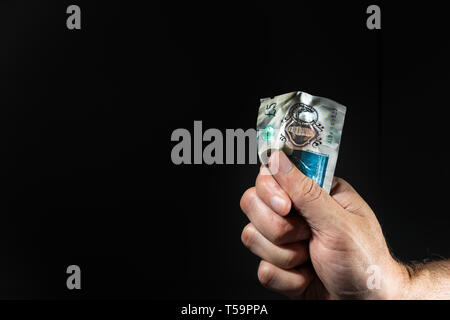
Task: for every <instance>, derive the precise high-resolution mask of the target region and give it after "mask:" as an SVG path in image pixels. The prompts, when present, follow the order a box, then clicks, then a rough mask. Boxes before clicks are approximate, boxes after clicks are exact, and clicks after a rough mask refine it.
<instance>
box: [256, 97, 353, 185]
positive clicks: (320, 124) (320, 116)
mask: <svg viewBox="0 0 450 320" xmlns="http://www.w3.org/2000/svg"><path fill="white" fill-rule="evenodd" d="M345 112H346V107H345V106H343V105H341V104H339V103H337V102H335V101H332V100H330V99H326V98H322V97H316V96H313V95H310V94H308V93H305V92H301V91H295V92H291V93H286V94H282V95H279V96H276V97H273V98H264V99H261V105H260V107H259V112H258V121H257V137H258V156H259V159H260V160H261V162H262V163H264V164H267V162H268V158H269V157H270V153H271V151H272V150H283V151H284V152H285V153H286V155H287V156H288V157H289V159H290V160H291V161H292V162H293V163H294V165H296V166H297V168H299V169H300V170H301V171H302V172H303V173H304V174H305V175H307V176H308V177H310V178H311V179H313V180H314V181H315V182H316V183H317V184H318V185H320V186H321V187H322V188H323V189H325V190H326V191H327V192H328V193H329V192H330V189H331V184H332V182H333V175H334V169H335V167H336V161H337V157H338V152H339V144H340V142H341V135H342V129H343V126H344V118H345Z"/></svg>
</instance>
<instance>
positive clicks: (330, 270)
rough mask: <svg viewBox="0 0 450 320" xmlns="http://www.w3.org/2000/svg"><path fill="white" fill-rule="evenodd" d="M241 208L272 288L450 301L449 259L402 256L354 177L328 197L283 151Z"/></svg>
mask: <svg viewBox="0 0 450 320" xmlns="http://www.w3.org/2000/svg"><path fill="white" fill-rule="evenodd" d="M241 208H242V210H243V211H244V213H245V214H246V215H247V217H248V218H249V220H250V223H249V224H248V225H247V226H246V227H245V228H244V230H243V232H242V242H243V243H244V244H245V246H247V247H248V248H249V250H250V251H252V252H253V253H254V254H256V255H257V256H259V257H260V258H261V259H262V260H261V263H260V266H259V269H258V278H259V280H260V282H261V283H262V284H263V285H264V286H265V287H266V288H268V289H270V290H273V291H276V292H279V293H282V294H284V295H286V296H288V297H290V298H291V299H450V262H449V261H440V262H432V263H428V264H422V265H415V266H405V265H403V264H401V263H399V262H397V261H396V260H395V259H393V258H392V256H391V254H390V252H389V249H388V247H387V245H386V241H385V239H384V236H383V233H382V230H381V227H380V224H379V223H378V220H377V218H376V216H375V214H374V213H373V211H372V210H371V208H370V207H369V205H368V204H367V203H366V202H365V201H364V200H363V199H362V198H361V197H360V196H359V195H358V193H357V192H356V191H355V190H354V189H353V188H352V187H351V186H350V185H349V184H348V183H347V182H346V181H344V180H343V179H340V178H335V179H334V182H333V186H332V190H331V193H330V195H328V194H327V193H326V192H325V191H324V190H323V189H322V188H320V187H319V186H318V185H317V184H316V183H315V182H313V181H312V180H311V179H310V178H308V177H306V176H305V175H304V174H303V173H301V172H300V171H299V170H298V169H297V168H296V167H295V166H294V165H292V163H291V162H290V161H289V159H288V158H287V157H286V155H285V154H284V153H283V152H275V153H274V154H273V155H272V156H271V158H270V160H269V164H268V167H265V166H262V167H261V170H260V173H259V175H258V177H257V179H256V185H255V187H253V188H250V189H248V190H247V191H246V192H245V193H244V195H243V196H242V199H241ZM291 209H294V210H292V211H294V212H293V213H291V214H289V213H290V212H291ZM374 270H376V273H374ZM374 276H376V277H378V278H377V279H379V281H378V282H377V281H375V282H373V281H372V280H374V279H375V278H374ZM377 283H378V284H377ZM374 284H377V285H374Z"/></svg>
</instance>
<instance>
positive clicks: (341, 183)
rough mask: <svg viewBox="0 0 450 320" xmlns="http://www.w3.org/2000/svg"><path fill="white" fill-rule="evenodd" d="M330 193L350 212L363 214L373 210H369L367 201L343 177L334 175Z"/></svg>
mask: <svg viewBox="0 0 450 320" xmlns="http://www.w3.org/2000/svg"><path fill="white" fill-rule="evenodd" d="M330 194H331V196H332V197H333V199H334V200H336V202H337V203H339V204H340V205H341V206H342V207H343V208H344V209H345V210H347V211H349V212H352V213H354V214H357V215H361V216H364V215H365V214H366V213H367V212H371V210H368V209H370V207H369V205H368V204H367V202H365V201H364V199H363V198H362V197H361V196H360V195H359V194H358V193H357V192H356V190H355V189H353V187H352V186H351V185H350V184H349V183H348V182H347V181H345V180H344V179H342V178H338V177H334V179H333V185H332V186H331V192H330Z"/></svg>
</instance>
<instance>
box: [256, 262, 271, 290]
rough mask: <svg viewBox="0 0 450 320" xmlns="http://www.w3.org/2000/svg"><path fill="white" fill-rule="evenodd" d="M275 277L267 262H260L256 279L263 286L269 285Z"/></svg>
mask: <svg viewBox="0 0 450 320" xmlns="http://www.w3.org/2000/svg"><path fill="white" fill-rule="evenodd" d="M274 278H275V270H274V269H273V267H272V266H271V265H269V264H267V263H261V264H260V265H259V268H258V279H259V282H260V283H261V284H262V285H263V286H264V287H266V288H267V287H270V284H271V283H272V281H273V279H274Z"/></svg>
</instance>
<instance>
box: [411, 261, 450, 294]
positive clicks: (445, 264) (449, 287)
mask: <svg viewBox="0 0 450 320" xmlns="http://www.w3.org/2000/svg"><path fill="white" fill-rule="evenodd" d="M405 268H406V271H407V273H408V278H409V279H408V284H407V285H406V288H405V289H406V290H405V292H404V293H405V297H404V298H406V299H420V300H439V299H450V260H442V261H433V262H427V263H417V264H412V265H408V266H405Z"/></svg>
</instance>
